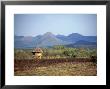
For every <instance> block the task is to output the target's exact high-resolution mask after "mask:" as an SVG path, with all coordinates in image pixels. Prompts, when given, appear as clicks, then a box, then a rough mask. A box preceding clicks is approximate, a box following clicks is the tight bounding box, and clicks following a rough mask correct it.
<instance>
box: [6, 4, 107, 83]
mask: <svg viewBox="0 0 110 89" xmlns="http://www.w3.org/2000/svg"><path fill="white" fill-rule="evenodd" d="M5 7H6V8H5V13H6V14H5V27H6V29H5V42H6V44H5V47H6V50H5V56H6V59H5V60H6V61H5V74H6V76H5V79H6V80H5V83H6V85H106V6H105V5H53V6H52V5H6V6H5ZM38 13H40V14H44V13H45V14H46V13H47V14H49V13H51V14H97V57H98V58H97V59H98V62H97V76H49V77H48V76H14V14H38Z"/></svg>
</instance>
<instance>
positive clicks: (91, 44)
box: [65, 40, 97, 48]
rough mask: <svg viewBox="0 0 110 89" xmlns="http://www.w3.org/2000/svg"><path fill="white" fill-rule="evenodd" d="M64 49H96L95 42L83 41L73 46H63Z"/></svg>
mask: <svg viewBox="0 0 110 89" xmlns="http://www.w3.org/2000/svg"><path fill="white" fill-rule="evenodd" d="M65 46H66V47H76V48H81V47H83V48H96V47H97V42H89V41H84V40H79V41H77V42H76V43H74V44H68V45H65Z"/></svg>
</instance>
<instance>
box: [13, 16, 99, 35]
mask: <svg viewBox="0 0 110 89" xmlns="http://www.w3.org/2000/svg"><path fill="white" fill-rule="evenodd" d="M46 32H52V33H53V34H55V35H57V34H63V35H69V34H71V33H79V34H82V35H88V36H96V35H97V15H96V14H15V15H14V34H15V35H18V36H36V35H42V34H44V33H46Z"/></svg>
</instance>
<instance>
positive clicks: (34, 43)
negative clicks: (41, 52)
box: [14, 32, 97, 48]
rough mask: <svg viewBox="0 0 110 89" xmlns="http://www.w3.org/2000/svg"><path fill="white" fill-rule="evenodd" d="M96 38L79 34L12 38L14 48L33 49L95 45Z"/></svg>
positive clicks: (50, 34) (46, 34)
mask: <svg viewBox="0 0 110 89" xmlns="http://www.w3.org/2000/svg"><path fill="white" fill-rule="evenodd" d="M96 43H97V37H96V36H83V35H81V34H79V33H72V34H69V35H68V36H65V35H54V34H53V33H51V32H46V33H44V34H43V35H37V36H35V37H32V36H14V47H15V48H35V47H50V46H54V45H71V44H72V45H96Z"/></svg>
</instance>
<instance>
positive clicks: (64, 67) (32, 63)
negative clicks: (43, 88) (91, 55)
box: [14, 59, 97, 76]
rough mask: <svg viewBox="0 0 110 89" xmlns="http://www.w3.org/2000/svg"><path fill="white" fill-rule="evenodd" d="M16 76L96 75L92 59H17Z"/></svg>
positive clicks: (15, 65)
mask: <svg viewBox="0 0 110 89" xmlns="http://www.w3.org/2000/svg"><path fill="white" fill-rule="evenodd" d="M14 75H15V76H96V75H97V64H96V63H94V62H92V60H91V59H74V60H73V59H63V60H62V59H56V60H55V59H54V60H52V59H51V60H46V59H45V60H39V61H36V60H15V62H14Z"/></svg>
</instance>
